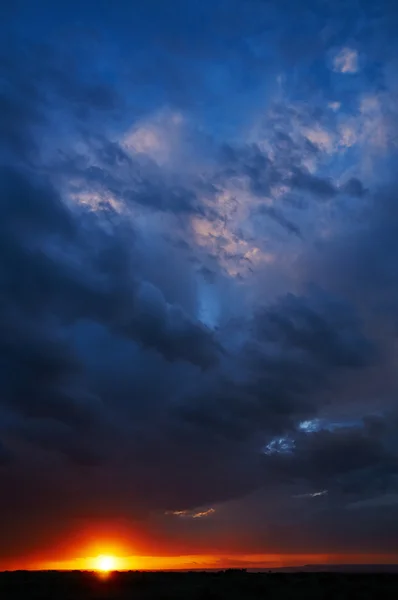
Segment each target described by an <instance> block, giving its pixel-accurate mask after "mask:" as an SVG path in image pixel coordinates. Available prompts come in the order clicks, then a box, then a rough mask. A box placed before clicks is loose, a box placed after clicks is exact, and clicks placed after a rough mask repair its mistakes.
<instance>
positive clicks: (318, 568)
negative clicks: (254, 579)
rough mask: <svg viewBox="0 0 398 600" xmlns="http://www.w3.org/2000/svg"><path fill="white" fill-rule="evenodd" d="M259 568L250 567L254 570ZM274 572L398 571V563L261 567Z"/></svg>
mask: <svg viewBox="0 0 398 600" xmlns="http://www.w3.org/2000/svg"><path fill="white" fill-rule="evenodd" d="M254 570H257V569H250V571H254ZM259 571H271V572H273V573H336V572H337V573H398V564H392V565H388V564H387V565H385V564H381V565H377V564H376V565H372V564H369V565H344V564H343V565H303V566H301V567H276V568H269V569H259Z"/></svg>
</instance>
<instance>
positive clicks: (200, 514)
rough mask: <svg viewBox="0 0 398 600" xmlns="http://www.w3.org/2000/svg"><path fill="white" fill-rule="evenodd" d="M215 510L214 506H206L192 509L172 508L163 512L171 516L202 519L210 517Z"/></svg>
mask: <svg viewBox="0 0 398 600" xmlns="http://www.w3.org/2000/svg"><path fill="white" fill-rule="evenodd" d="M215 512H216V509H215V508H208V509H207V510H200V511H197V512H195V511H192V510H172V511H166V512H165V514H166V515H168V516H172V517H181V518H184V519H185V518H186V519H203V518H205V517H210V516H211V515H214V513H215Z"/></svg>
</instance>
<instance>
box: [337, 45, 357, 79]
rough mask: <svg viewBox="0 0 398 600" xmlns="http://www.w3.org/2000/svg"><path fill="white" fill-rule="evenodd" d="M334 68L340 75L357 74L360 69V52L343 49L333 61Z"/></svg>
mask: <svg viewBox="0 0 398 600" xmlns="http://www.w3.org/2000/svg"><path fill="white" fill-rule="evenodd" d="M333 68H334V70H335V71H338V72H339V73H356V72H357V71H358V69H359V57H358V52H357V51H356V50H354V49H353V48H348V47H347V48H342V49H341V50H340V51H339V52H338V53H337V54H336V56H335V57H334V59H333Z"/></svg>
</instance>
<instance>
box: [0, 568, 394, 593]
mask: <svg viewBox="0 0 398 600" xmlns="http://www.w3.org/2000/svg"><path fill="white" fill-rule="evenodd" d="M304 568H306V567H304ZM376 569H377V568H376V567H375V570H374V571H373V570H372V571H369V572H365V571H363V572H362V573H360V572H338V571H335V572H326V571H323V572H305V571H299V570H296V571H294V570H293V571H292V572H290V573H287V572H284V570H278V571H273V572H271V571H270V572H263V573H250V572H246V571H245V570H234V569H231V570H226V571H212V572H203V571H200V572H199V571H196V572H195V571H191V572H133V571H129V572H115V573H111V574H109V575H108V576H106V577H104V576H100V575H98V574H97V573H92V572H84V571H68V572H66V571H64V572H60V571H14V572H4V573H0V597H1V598H2V599H3V598H4V600H13V599H14V598H15V599H19V598H21V599H23V600H100V599H109V600H111V599H115V600H116V599H118V600H122V599H127V598H131V599H134V600H144V599H145V600H149V599H156V600H166V599H167V600H174V599H175V600H179V599H181V600H188V599H192V600H196V599H198V600H199V599H203V600H205V599H208V600H211V599H214V600H215V599H217V598H222V599H224V598H225V599H228V600H232V599H234V598H237V599H238V598H239V599H242V600H243V599H248V600H249V599H251V598H253V599H254V598H267V599H271V598H278V599H279V598H306V599H312V598H314V599H315V598H316V599H318V598H339V599H344V598H355V599H360V598H369V599H370V598H372V599H373V598H380V599H383V600H386V599H387V598H393V597H397V596H396V595H397V592H398V573H397V570H396V569H395V572H393V569H391V570H387V568H386V570H385V572H382V571H383V569H381V570H379V571H378V570H376Z"/></svg>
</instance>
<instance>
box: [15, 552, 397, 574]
mask: <svg viewBox="0 0 398 600" xmlns="http://www.w3.org/2000/svg"><path fill="white" fill-rule="evenodd" d="M397 562H398V556H397V555H376V556H372V555H361V554H351V555H341V554H231V555H213V554H189V555H177V556H176V555H175V556H143V555H134V556H132V555H127V556H121V555H119V556H116V554H100V555H96V556H88V557H80V558H75V559H71V560H59V561H54V562H52V561H51V562H49V561H46V562H45V563H44V562H41V563H35V564H32V563H31V564H29V565H26V566H25V565H21V564H19V565H18V566H16V565H15V567H14V566H13V567H11V569H13V568H16V569H17V568H28V569H33V570H40V569H43V570H82V571H95V572H97V573H98V574H99V575H101V576H103V577H107V576H109V575H110V573H111V572H112V571H114V570H115V571H129V570H132V571H162V570H194V569H198V570H201V569H226V568H248V569H275V568H280V567H288V566H290V567H299V566H302V565H306V564H312V565H328V564H329V565H330V564H332V565H333V564H341V565H343V564H356V565H359V564H397Z"/></svg>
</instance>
